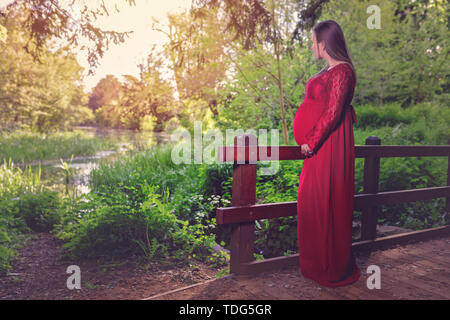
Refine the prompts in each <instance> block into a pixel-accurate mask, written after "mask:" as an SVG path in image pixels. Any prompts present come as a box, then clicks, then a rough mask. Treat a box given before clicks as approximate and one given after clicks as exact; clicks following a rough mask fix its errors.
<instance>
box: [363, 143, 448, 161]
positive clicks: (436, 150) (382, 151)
mask: <svg viewBox="0 0 450 320" xmlns="http://www.w3.org/2000/svg"><path fill="white" fill-rule="evenodd" d="M448 156H450V146H449V145H437V146H402V145H390V146H376V145H359V146H355V157H356V158H366V157H379V158H390V157H448Z"/></svg>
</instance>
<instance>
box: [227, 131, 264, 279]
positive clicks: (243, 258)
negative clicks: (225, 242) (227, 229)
mask: <svg viewBox="0 0 450 320" xmlns="http://www.w3.org/2000/svg"><path fill="white" fill-rule="evenodd" d="M234 146H235V147H236V146H241V147H242V146H249V147H254V148H257V147H258V139H257V137H256V136H255V135H251V134H242V135H237V136H235V137H234ZM235 150H236V149H235ZM246 153H247V152H246ZM240 155H242V153H241V154H239V152H238V155H237V156H238V160H239V159H243V158H241V157H240ZM244 155H245V153H244ZM247 155H249V153H247ZM254 155H256V153H254ZM247 157H249V156H247ZM250 159H251V158H250ZM256 166H257V161H256V158H255V159H254V160H253V161H250V162H249V161H245V162H243V161H242V162H241V163H236V162H235V163H234V164H233V185H232V201H231V203H232V205H233V206H243V205H252V204H255V202H256ZM254 240H255V222H254V221H251V222H245V223H239V224H235V225H233V227H232V231H231V242H230V249H231V253H230V254H231V256H230V273H234V274H239V273H241V270H240V267H241V264H242V263H244V262H251V261H253V250H254V247H253V243H254Z"/></svg>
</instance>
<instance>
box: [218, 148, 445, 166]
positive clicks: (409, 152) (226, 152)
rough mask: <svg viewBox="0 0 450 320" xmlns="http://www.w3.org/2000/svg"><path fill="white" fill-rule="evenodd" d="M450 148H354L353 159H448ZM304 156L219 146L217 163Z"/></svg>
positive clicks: (288, 150) (293, 150)
mask: <svg viewBox="0 0 450 320" xmlns="http://www.w3.org/2000/svg"><path fill="white" fill-rule="evenodd" d="M449 155H450V146H448V145H438V146H401V145H400V146H396V145H394V146H376V145H358V146H355V157H356V158H366V157H379V158H388V157H448V156H449ZM302 159H305V156H304V155H303V154H302V153H301V148H300V146H256V147H252V148H246V147H245V146H243V145H241V146H239V145H238V146H236V147H234V146H219V147H218V152H217V160H218V161H219V162H238V161H242V163H256V161H273V160H302Z"/></svg>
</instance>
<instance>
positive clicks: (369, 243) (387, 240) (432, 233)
mask: <svg viewBox="0 0 450 320" xmlns="http://www.w3.org/2000/svg"><path fill="white" fill-rule="evenodd" d="M449 235H450V226H444V227H438V228H431V229H426V230H419V231H413V232H408V233H403V234H397V235H392V236H388V237H383V238H378V239H375V240H366V241H360V242H356V243H353V244H352V250H354V251H365V250H375V249H381V248H383V249H386V248H389V247H392V246H395V245H398V244H406V243H414V242H416V241H424V240H428V239H432V238H437V237H444V236H449ZM298 265H299V257H298V254H292V255H288V256H282V257H275V258H269V259H264V260H258V261H252V262H246V263H243V264H242V265H241V267H240V272H241V273H242V274H256V273H261V272H265V271H270V270H276V269H282V268H287V267H292V266H298Z"/></svg>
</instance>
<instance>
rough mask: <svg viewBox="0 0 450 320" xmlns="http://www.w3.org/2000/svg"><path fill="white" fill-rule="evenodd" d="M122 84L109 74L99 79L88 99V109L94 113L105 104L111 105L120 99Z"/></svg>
mask: <svg viewBox="0 0 450 320" xmlns="http://www.w3.org/2000/svg"><path fill="white" fill-rule="evenodd" d="M121 89H122V84H121V83H120V81H119V80H118V79H117V78H116V77H115V76H113V75H111V74H109V75H107V76H106V77H105V78H103V79H101V80H100V81H99V82H98V83H97V85H96V86H95V87H94V89H93V90H92V93H91V96H90V98H89V103H88V105H89V107H90V108H91V109H92V111H93V112H95V111H96V110H97V109H99V108H100V107H102V106H104V105H106V104H112V103H114V101H118V100H119V99H120V93H121Z"/></svg>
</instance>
